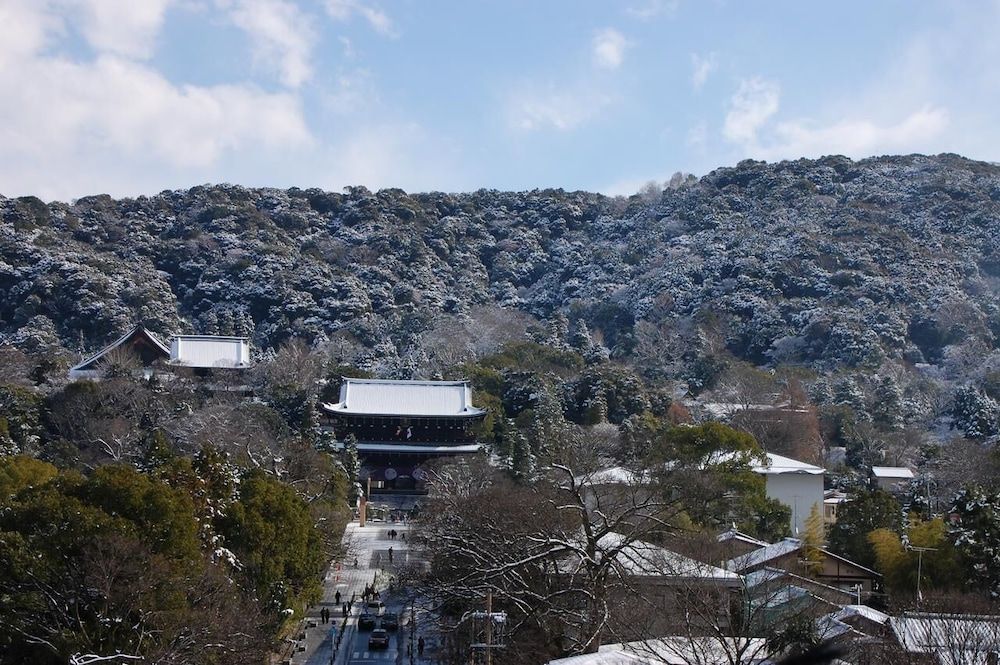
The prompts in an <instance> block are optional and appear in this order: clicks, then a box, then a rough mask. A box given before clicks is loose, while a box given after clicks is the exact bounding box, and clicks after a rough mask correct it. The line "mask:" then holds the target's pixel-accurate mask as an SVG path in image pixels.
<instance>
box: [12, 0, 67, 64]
mask: <svg viewBox="0 0 1000 665" xmlns="http://www.w3.org/2000/svg"><path fill="white" fill-rule="evenodd" d="M61 28H62V21H61V19H59V17H58V16H55V15H53V14H50V13H48V12H45V11H41V8H40V5H39V3H38V2H37V1H36V0H5V1H4V2H0V69H3V68H4V67H7V66H12V65H13V63H14V62H15V60H18V59H20V58H23V57H26V56H30V55H31V54H32V53H35V52H37V51H39V50H41V49H42V48H43V47H44V46H45V45H46V44H47V43H48V41H49V39H50V36H51V35H52V34H53V33H57V32H59V31H60V30H61Z"/></svg>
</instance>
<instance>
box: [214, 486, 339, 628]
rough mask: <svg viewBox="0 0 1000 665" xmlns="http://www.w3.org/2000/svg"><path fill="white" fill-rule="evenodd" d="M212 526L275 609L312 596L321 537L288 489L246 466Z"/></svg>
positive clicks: (315, 593) (319, 564)
mask: <svg viewBox="0 0 1000 665" xmlns="http://www.w3.org/2000/svg"><path fill="white" fill-rule="evenodd" d="M218 529H219V532H220V533H221V534H223V535H224V536H225V538H226V541H225V542H226V545H227V546H228V547H229V549H231V550H232V551H233V552H235V553H236V554H237V556H238V557H239V559H240V561H241V562H242V563H243V567H244V572H245V574H246V575H247V577H248V579H249V580H250V581H251V582H252V583H253V585H254V587H255V588H256V589H257V592H258V593H259V594H260V595H261V597H263V598H266V599H268V601H269V602H270V603H272V605H273V606H274V607H275V608H277V609H280V608H286V607H293V606H294V605H295V604H296V602H297V601H299V600H305V601H312V600H315V599H316V597H317V596H318V593H319V590H320V579H319V573H320V572H321V571H322V567H323V564H324V557H323V551H322V542H321V537H320V534H319V532H318V531H317V529H316V527H315V526H314V525H313V520H312V516H311V515H310V513H309V508H308V507H307V506H306V504H305V503H304V502H303V501H302V499H300V498H299V497H298V495H297V494H296V493H295V491H294V490H293V489H292V488H290V487H288V486H287V485H284V484H283V483H281V482H280V481H279V480H277V479H276V478H273V477H271V476H268V475H267V474H265V473H263V472H261V471H251V472H250V473H248V474H247V475H246V477H245V478H244V479H243V482H242V483H240V488H239V499H238V500H237V501H236V502H235V503H233V504H232V505H231V506H230V508H229V512H228V513H227V514H226V515H224V516H223V517H222V518H221V519H220V520H219V524H218Z"/></svg>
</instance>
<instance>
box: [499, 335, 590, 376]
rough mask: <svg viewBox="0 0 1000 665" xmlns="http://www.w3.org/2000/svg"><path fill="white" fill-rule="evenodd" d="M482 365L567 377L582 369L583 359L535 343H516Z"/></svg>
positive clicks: (564, 351) (566, 351)
mask: <svg viewBox="0 0 1000 665" xmlns="http://www.w3.org/2000/svg"><path fill="white" fill-rule="evenodd" d="M480 364H481V365H483V366H484V367H489V368H492V369H496V370H504V369H507V370H517V371H531V372H542V373H544V372H551V373H553V374H556V375H559V376H565V375H567V374H568V373H573V372H577V371H579V370H580V369H582V368H583V358H582V357H580V354H578V353H576V352H574V351H568V350H564V349H554V348H552V347H550V346H543V345H542V344H537V343H535V342H515V343H513V344H508V345H507V346H505V347H504V348H503V350H502V351H500V353H497V354H495V355H493V356H489V357H487V358H484V359H483V360H481V361H480Z"/></svg>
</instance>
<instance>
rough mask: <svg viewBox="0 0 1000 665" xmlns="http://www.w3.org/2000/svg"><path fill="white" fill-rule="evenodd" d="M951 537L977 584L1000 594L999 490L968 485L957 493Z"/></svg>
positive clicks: (995, 595)
mask: <svg viewBox="0 0 1000 665" xmlns="http://www.w3.org/2000/svg"><path fill="white" fill-rule="evenodd" d="M949 513H950V514H951V515H953V516H954V521H953V523H952V525H951V528H950V534H949V535H950V537H951V540H952V542H954V544H955V548H956V549H957V550H958V552H959V554H960V556H961V558H962V561H963V562H964V563H965V566H966V569H967V572H968V575H969V578H970V580H971V581H972V583H973V584H974V585H975V586H979V587H980V588H983V589H986V590H988V591H989V593H990V594H991V595H992V596H993V597H994V598H997V597H1000V566H998V562H1000V490H996V489H994V490H992V491H986V490H984V489H983V488H981V487H978V486H976V487H968V488H965V489H963V490H961V491H960V492H958V494H956V495H955V498H954V499H953V500H952V502H951V509H950V510H949Z"/></svg>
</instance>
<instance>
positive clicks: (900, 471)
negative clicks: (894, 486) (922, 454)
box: [872, 466, 913, 480]
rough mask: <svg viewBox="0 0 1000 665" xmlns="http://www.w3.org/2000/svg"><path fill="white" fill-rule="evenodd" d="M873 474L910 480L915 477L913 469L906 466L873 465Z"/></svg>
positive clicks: (879, 476) (877, 476) (878, 476)
mask: <svg viewBox="0 0 1000 665" xmlns="http://www.w3.org/2000/svg"><path fill="white" fill-rule="evenodd" d="M872 475H873V476H875V477H876V478H898V479H900V480H909V479H910V478H913V471H912V470H910V469H907V468H906V467H905V466H873V467H872Z"/></svg>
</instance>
